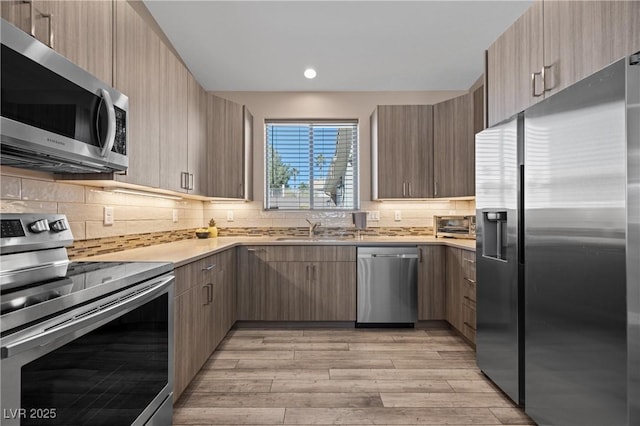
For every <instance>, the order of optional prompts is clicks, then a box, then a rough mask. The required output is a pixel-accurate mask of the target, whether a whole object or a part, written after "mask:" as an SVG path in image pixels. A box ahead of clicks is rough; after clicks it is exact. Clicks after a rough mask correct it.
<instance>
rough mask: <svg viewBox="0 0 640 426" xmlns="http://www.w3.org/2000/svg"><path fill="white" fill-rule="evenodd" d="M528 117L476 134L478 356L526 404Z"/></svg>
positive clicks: (481, 364)
mask: <svg viewBox="0 0 640 426" xmlns="http://www.w3.org/2000/svg"><path fill="white" fill-rule="evenodd" d="M522 124H523V119H522V116H517V117H514V118H513V119H511V120H509V121H507V122H504V123H501V124H498V125H496V126H494V127H492V128H490V129H487V130H484V131H483V132H481V133H479V134H478V135H476V208H477V211H476V237H477V242H476V262H477V264H476V274H477V285H476V293H477V295H476V297H477V334H476V346H477V360H478V366H479V367H480V369H481V370H482V371H483V372H484V373H485V374H486V375H487V376H488V377H489V378H490V379H491V380H492V381H493V382H495V383H496V384H497V385H498V386H499V387H500V388H501V389H502V390H503V391H504V392H505V393H506V394H507V395H508V396H509V397H510V398H511V399H512V400H513V401H515V402H516V403H522V397H523V395H522V392H521V387H522V380H521V371H522V363H521V359H520V358H521V356H522V351H521V345H522V344H521V341H520V340H521V330H522V323H521V321H520V315H521V314H520V305H521V279H520V278H521V277H520V275H521V273H520V272H521V268H520V266H519V263H520V260H519V255H520V253H519V252H518V241H519V237H518V234H519V233H518V229H519V227H518V226H519V221H520V216H521V209H520V207H519V206H520V205H521V203H520V201H519V200H520V198H521V191H520V179H521V177H520V163H521V161H520V157H521V155H522V148H521V146H522V144H521V143H520V141H521V140H522Z"/></svg>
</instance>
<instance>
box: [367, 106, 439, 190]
mask: <svg viewBox="0 0 640 426" xmlns="http://www.w3.org/2000/svg"><path fill="white" fill-rule="evenodd" d="M371 120H372V127H373V128H372V132H375V133H376V134H375V136H372V137H374V138H375V140H376V141H377V142H376V143H375V144H374V145H376V146H374V147H373V148H372V149H375V150H376V152H374V153H373V154H374V157H373V160H372V161H375V162H376V164H375V167H377V188H378V189H377V197H378V198H426V197H431V196H433V193H432V191H433V190H432V188H433V157H432V149H433V138H432V107H431V106H430V105H382V106H379V107H378V108H377V110H376V112H375V113H374V115H373V116H372V119H371ZM376 148H377V149H376ZM375 178H376V177H374V179H375ZM374 195H376V194H374Z"/></svg>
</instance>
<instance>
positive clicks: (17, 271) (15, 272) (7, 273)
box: [0, 260, 70, 277]
mask: <svg viewBox="0 0 640 426" xmlns="http://www.w3.org/2000/svg"><path fill="white" fill-rule="evenodd" d="M69 263H70V262H69V261H68V260H61V261H58V262H47V263H44V264H42V265H38V266H29V267H27V268H18V269H12V270H10V271H3V272H0V275H1V276H3V277H8V276H12V275H19V274H24V273H25V272H33V271H39V270H41V269H47V268H55V267H59V266H66V265H68V264H69Z"/></svg>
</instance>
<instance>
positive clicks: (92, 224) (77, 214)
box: [0, 167, 475, 254]
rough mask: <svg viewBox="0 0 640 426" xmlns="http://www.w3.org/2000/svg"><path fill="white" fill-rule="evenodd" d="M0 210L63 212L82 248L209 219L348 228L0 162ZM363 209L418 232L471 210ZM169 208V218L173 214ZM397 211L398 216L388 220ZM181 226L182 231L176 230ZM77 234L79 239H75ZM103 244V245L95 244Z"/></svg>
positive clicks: (380, 225) (113, 247) (127, 241)
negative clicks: (439, 218)
mask: <svg viewBox="0 0 640 426" xmlns="http://www.w3.org/2000/svg"><path fill="white" fill-rule="evenodd" d="M1 172H2V173H1V174H0V212H2V213H63V214H66V215H67V218H68V220H69V223H70V225H71V230H72V232H73V235H74V239H75V241H76V244H74V246H75V249H76V251H79V252H86V248H87V247H90V248H91V250H89V252H90V254H95V253H96V252H101V253H102V252H103V249H107V248H108V247H110V249H109V250H110V251H117V250H123V249H124V248H131V247H135V246H139V245H142V244H144V245H150V244H158V243H161V242H168V241H174V240H177V239H184V238H189V237H190V236H192V235H193V230H194V229H195V228H198V227H202V226H207V223H208V221H209V219H211V218H213V219H215V220H216V222H217V225H218V227H219V228H220V235H242V234H244V235H256V234H260V235H286V234H291V235H295V234H297V233H298V232H301V233H304V232H305V230H306V229H308V228H307V227H308V224H307V222H306V220H305V219H309V220H311V221H313V222H320V223H321V224H322V225H321V226H320V229H319V230H320V232H321V233H329V234H332V235H333V234H336V233H337V234H340V233H350V232H351V231H352V230H353V225H352V223H351V214H350V212H342V211H314V212H292V211H265V210H263V208H262V202H261V201H254V202H228V201H227V202H218V201H215V202H213V203H212V202H209V201H200V200H191V199H182V200H170V199H162V198H151V197H146V196H140V195H133V194H121V193H114V192H110V191H108V190H104V189H103V188H100V187H93V186H84V185H78V184H72V183H67V182H60V181H54V180H52V179H51V178H50V177H49V176H48V175H46V174H42V173H37V172H29V171H22V170H19V169H12V168H6V167H3V168H2V169H1ZM105 207H113V210H114V223H113V225H104V223H103V215H104V208H105ZM361 210H363V211H374V212H378V214H379V218H380V219H379V220H376V221H372V220H369V221H368V227H369V229H368V230H367V233H370V234H372V235H424V234H430V233H432V232H433V216H434V215H469V214H475V202H474V200H430V201H384V202H372V201H363V202H362V205H361ZM174 212H175V213H177V222H174V221H173V218H174ZM396 213H399V217H400V220H396ZM183 231H184V232H183ZM119 239H120V240H121V241H120V240H119ZM81 241H85V242H86V243H82V244H80V243H78V242H81ZM102 246H104V247H102Z"/></svg>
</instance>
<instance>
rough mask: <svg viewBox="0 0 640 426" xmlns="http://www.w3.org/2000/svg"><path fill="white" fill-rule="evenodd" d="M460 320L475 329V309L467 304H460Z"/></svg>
mask: <svg viewBox="0 0 640 426" xmlns="http://www.w3.org/2000/svg"><path fill="white" fill-rule="evenodd" d="M474 305H475V304H474ZM462 322H463V324H465V325H466V326H467V327H471V328H472V329H473V330H474V331H475V330H476V309H475V307H471V306H469V305H465V304H463V305H462Z"/></svg>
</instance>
